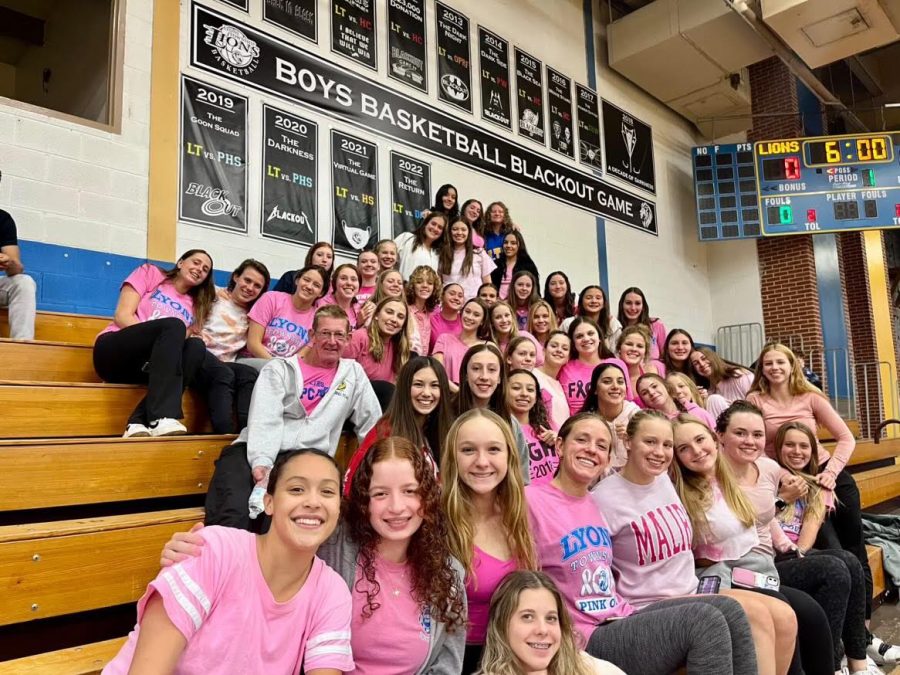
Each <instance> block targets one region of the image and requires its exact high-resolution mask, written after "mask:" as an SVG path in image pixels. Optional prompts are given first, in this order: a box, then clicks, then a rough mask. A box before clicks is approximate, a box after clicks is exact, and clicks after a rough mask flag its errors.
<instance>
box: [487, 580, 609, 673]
mask: <svg viewBox="0 0 900 675" xmlns="http://www.w3.org/2000/svg"><path fill="white" fill-rule="evenodd" d="M527 590H545V591H549V592H550V594H551V595H552V596H553V599H554V600H555V601H556V612H557V615H558V616H559V632H560V640H559V651H558V652H556V654H555V655H554V656H553V658H552V659H551V660H550V664H549V666H548V668H547V673H548V675H591V674H592V673H593V672H594V671H593V669H592V668H589V667H588V665H587V664H586V663H585V662H584V661H583V660H582V658H581V654H580V653H579V651H578V647H577V646H576V644H575V628H574V626H573V625H572V618H571V617H570V616H569V612H568V610H567V609H566V605H565V603H564V602H563V599H562V596H561V595H560V592H559V589H558V588H557V587H556V584H554V583H553V580H552V579H551V578H550V577H549V576H547V575H546V574H545V573H544V572H532V571H524V570H519V571H516V572H510V573H509V574H507V575H506V578H505V579H504V580H503V582H502V583H501V584H500V586H499V587H498V588H497V590H496V591H494V595H493V597H492V598H491V613H490V620H489V621H488V629H487V639H486V640H485V643H484V654H483V656H482V657H481V670H480V671H478V672H479V673H480V674H481V675H522V668H521V667H520V665H519V659H518V658H517V657H516V655H515V653H514V652H513V650H512V647H510V646H509V637H508V635H507V633H508V631H509V622H510V619H512V617H513V616H514V615H515V613H516V609H517V608H518V606H519V597H520V596H521V595H522V592H523V591H527Z"/></svg>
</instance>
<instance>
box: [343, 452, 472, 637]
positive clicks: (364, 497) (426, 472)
mask: <svg viewBox="0 0 900 675" xmlns="http://www.w3.org/2000/svg"><path fill="white" fill-rule="evenodd" d="M387 459H401V460H406V461H408V462H409V463H410V464H411V465H412V467H413V473H414V475H415V477H416V482H417V483H418V484H419V489H418V494H419V496H420V497H421V499H422V513H421V515H422V525H421V526H420V527H419V529H418V530H416V532H415V533H414V534H413V536H412V538H411V539H410V542H409V549H408V550H407V567H408V569H409V571H410V583H411V585H412V597H413V598H415V599H416V601H417V602H419V603H421V604H423V605H425V606H426V607H428V608H429V611H430V612H431V616H432V617H433V618H434V620H436V621H439V622H441V623H444V624H445V625H446V626H447V630H448V632H453V631H454V630H455V629H456V628H461V627H465V623H466V616H465V610H464V604H463V596H462V594H463V593H464V592H465V591H464V589H463V588H461V587H460V585H459V583H458V578H457V575H456V572H455V571H454V569H453V567H452V565H451V560H452V557H451V554H450V548H449V546H448V544H447V541H448V533H447V521H446V518H445V516H444V512H443V511H442V510H441V495H440V486H439V485H438V483H437V481H436V480H435V477H434V470H433V469H432V468H431V465H430V464H428V462H426V460H425V456H424V455H423V454H422V451H421V450H419V449H418V448H416V447H415V445H413V443H412V442H411V441H409V440H408V439H406V438H401V437H398V436H390V437H388V438H385V439H382V440H380V441H378V442H376V443H375V444H374V445H373V446H372V448H371V449H370V450H369V452H367V453H366V456H365V458H364V459H363V461H362V464H360V465H359V468H358V469H357V471H356V473H355V474H354V476H353V481H352V483H351V484H350V496H349V499H348V500H347V503H346V505H345V508H344V510H343V513H344V523H345V526H346V527H347V532H348V533H349V534H350V536H351V538H352V539H353V541H355V542H356V543H357V544H359V565H360V566H361V567H362V573H363V574H362V576H363V578H364V579H365V582H366V583H363V581H362V579H360V581H359V582H357V585H356V588H355V590H357V591H359V592H361V593H365V594H366V606H365V607H364V608H363V616H364V617H365V618H369V617H371V616H372V614H373V613H374V612H375V610H377V609H378V608H379V607H380V606H381V604H380V603H379V602H378V600H377V598H378V594H379V593H380V592H381V587H380V585H379V584H378V581H377V580H376V579H375V556H376V554H377V548H378V540H379V536H378V533H377V532H375V529H374V528H373V527H372V523H371V521H370V517H369V485H370V484H371V482H372V471H373V468H374V466H375V464H377V463H378V462H382V461H384V460H387Z"/></svg>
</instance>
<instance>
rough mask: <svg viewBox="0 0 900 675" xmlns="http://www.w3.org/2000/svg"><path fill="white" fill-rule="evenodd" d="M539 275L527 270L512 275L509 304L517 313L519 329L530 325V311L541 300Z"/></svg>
mask: <svg viewBox="0 0 900 675" xmlns="http://www.w3.org/2000/svg"><path fill="white" fill-rule="evenodd" d="M540 299H541V296H540V295H538V282H537V277H536V276H535V275H534V274H532V273H531V272H528V271H526V270H519V271H518V272H516V273H515V274H513V276H512V282H511V283H510V293H509V300H508V302H509V305H510V307H512V309H513V311H514V312H515V314H516V325H517V326H518V327H519V330H525V328H526V327H527V326H528V311H529V310H530V309H531V306H532V305H533V304H534V303H536V302H539V301H540Z"/></svg>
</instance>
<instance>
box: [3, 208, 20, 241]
mask: <svg viewBox="0 0 900 675" xmlns="http://www.w3.org/2000/svg"><path fill="white" fill-rule="evenodd" d="M18 245H19V237H18V235H17V233H16V221H14V220H13V217H12V216H11V215H9V214H8V213H7V212H6V211H4V210H3V209H0V248H2V247H4V246H18Z"/></svg>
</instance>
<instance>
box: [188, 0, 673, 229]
mask: <svg viewBox="0 0 900 675" xmlns="http://www.w3.org/2000/svg"><path fill="white" fill-rule="evenodd" d="M191 36H192V37H191V65H192V66H193V67H195V68H198V69H200V70H202V71H205V72H208V73H213V74H214V75H216V76H218V77H221V78H225V79H226V80H231V81H233V82H237V83H239V84H240V85H241V86H245V87H251V88H252V89H255V90H257V91H261V92H265V93H268V94H272V95H274V96H280V97H281V98H283V99H285V100H287V101H290V102H291V103H293V104H300V105H304V106H307V107H308V108H310V109H311V110H313V111H315V112H317V113H320V114H325V115H330V116H331V117H333V118H335V119H337V120H340V121H342V122H344V123H348V124H353V125H355V126H357V127H358V128H359V129H360V130H361V132H360V133H364V134H366V135H367V137H369V138H371V134H379V135H381V136H384V137H387V138H391V139H394V140H396V141H397V142H399V143H403V144H404V145H407V146H410V147H413V148H416V150H418V151H421V152H423V153H429V154H431V155H432V156H435V157H440V158H441V159H445V160H447V161H449V162H454V163H456V164H458V165H459V166H461V167H464V168H466V169H469V170H471V171H480V172H481V173H483V174H484V175H486V176H491V177H493V178H497V179H498V180H503V181H507V182H510V183H514V184H515V185H518V186H520V187H522V188H524V189H526V190H531V191H532V192H536V193H538V194H541V195H544V196H546V197H549V198H550V199H555V200H557V201H559V202H562V203H564V204H568V205H570V206H574V207H576V208H580V209H583V210H585V211H588V212H590V213H593V214H595V215H598V216H602V217H604V218H609V219H611V220H616V221H618V222H620V223H624V224H625V225H629V226H631V227H635V228H638V229H640V230H643V231H651V232H655V231H656V223H655V215H656V214H655V207H654V205H653V202H652V200H649V199H646V198H643V197H639V196H637V195H633V194H630V193H628V192H626V191H624V190H622V189H621V188H619V187H618V186H616V185H611V184H610V183H608V182H606V181H603V180H600V179H598V178H596V177H595V176H594V175H593V174H589V173H585V172H583V171H579V170H578V169H576V168H574V167H571V166H568V165H567V164H563V163H562V162H558V161H556V160H555V159H553V158H552V157H548V156H546V155H544V154H542V153H539V152H535V151H533V150H531V149H529V148H527V147H524V146H523V145H521V144H520V143H516V142H513V141H509V140H507V139H505V138H501V137H500V136H497V135H495V134H492V133H489V132H488V131H486V130H485V129H484V128H483V127H481V126H475V125H474V124H471V123H469V122H466V121H463V120H461V119H459V118H457V117H455V116H451V115H450V114H447V113H445V112H443V111H442V110H440V109H439V106H435V105H434V104H433V103H431V102H429V101H423V102H420V101H416V100H413V99H412V98H409V97H408V96H404V95H402V94H400V93H398V92H396V91H395V90H394V89H392V88H389V87H385V86H382V85H380V84H378V83H377V82H373V81H372V80H370V79H368V78H366V77H362V76H360V75H357V74H356V73H353V72H351V71H350V70H349V69H348V68H345V67H343V66H342V65H341V64H335V63H332V62H330V61H327V60H325V59H323V58H320V57H318V56H316V55H315V54H312V53H310V52H308V51H306V50H304V49H302V48H300V47H298V46H296V45H293V44H289V43H287V42H285V41H284V40H280V39H278V38H276V37H273V36H271V35H269V34H267V33H264V32H262V31H261V30H259V29H257V28H252V27H250V26H248V25H247V24H245V23H242V22H240V21H236V20H234V19H232V18H230V17H228V16H225V15H224V14H222V13H220V12H215V11H213V10H210V9H207V8H206V7H203V6H201V5H198V4H194V5H192V25H191Z"/></svg>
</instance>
